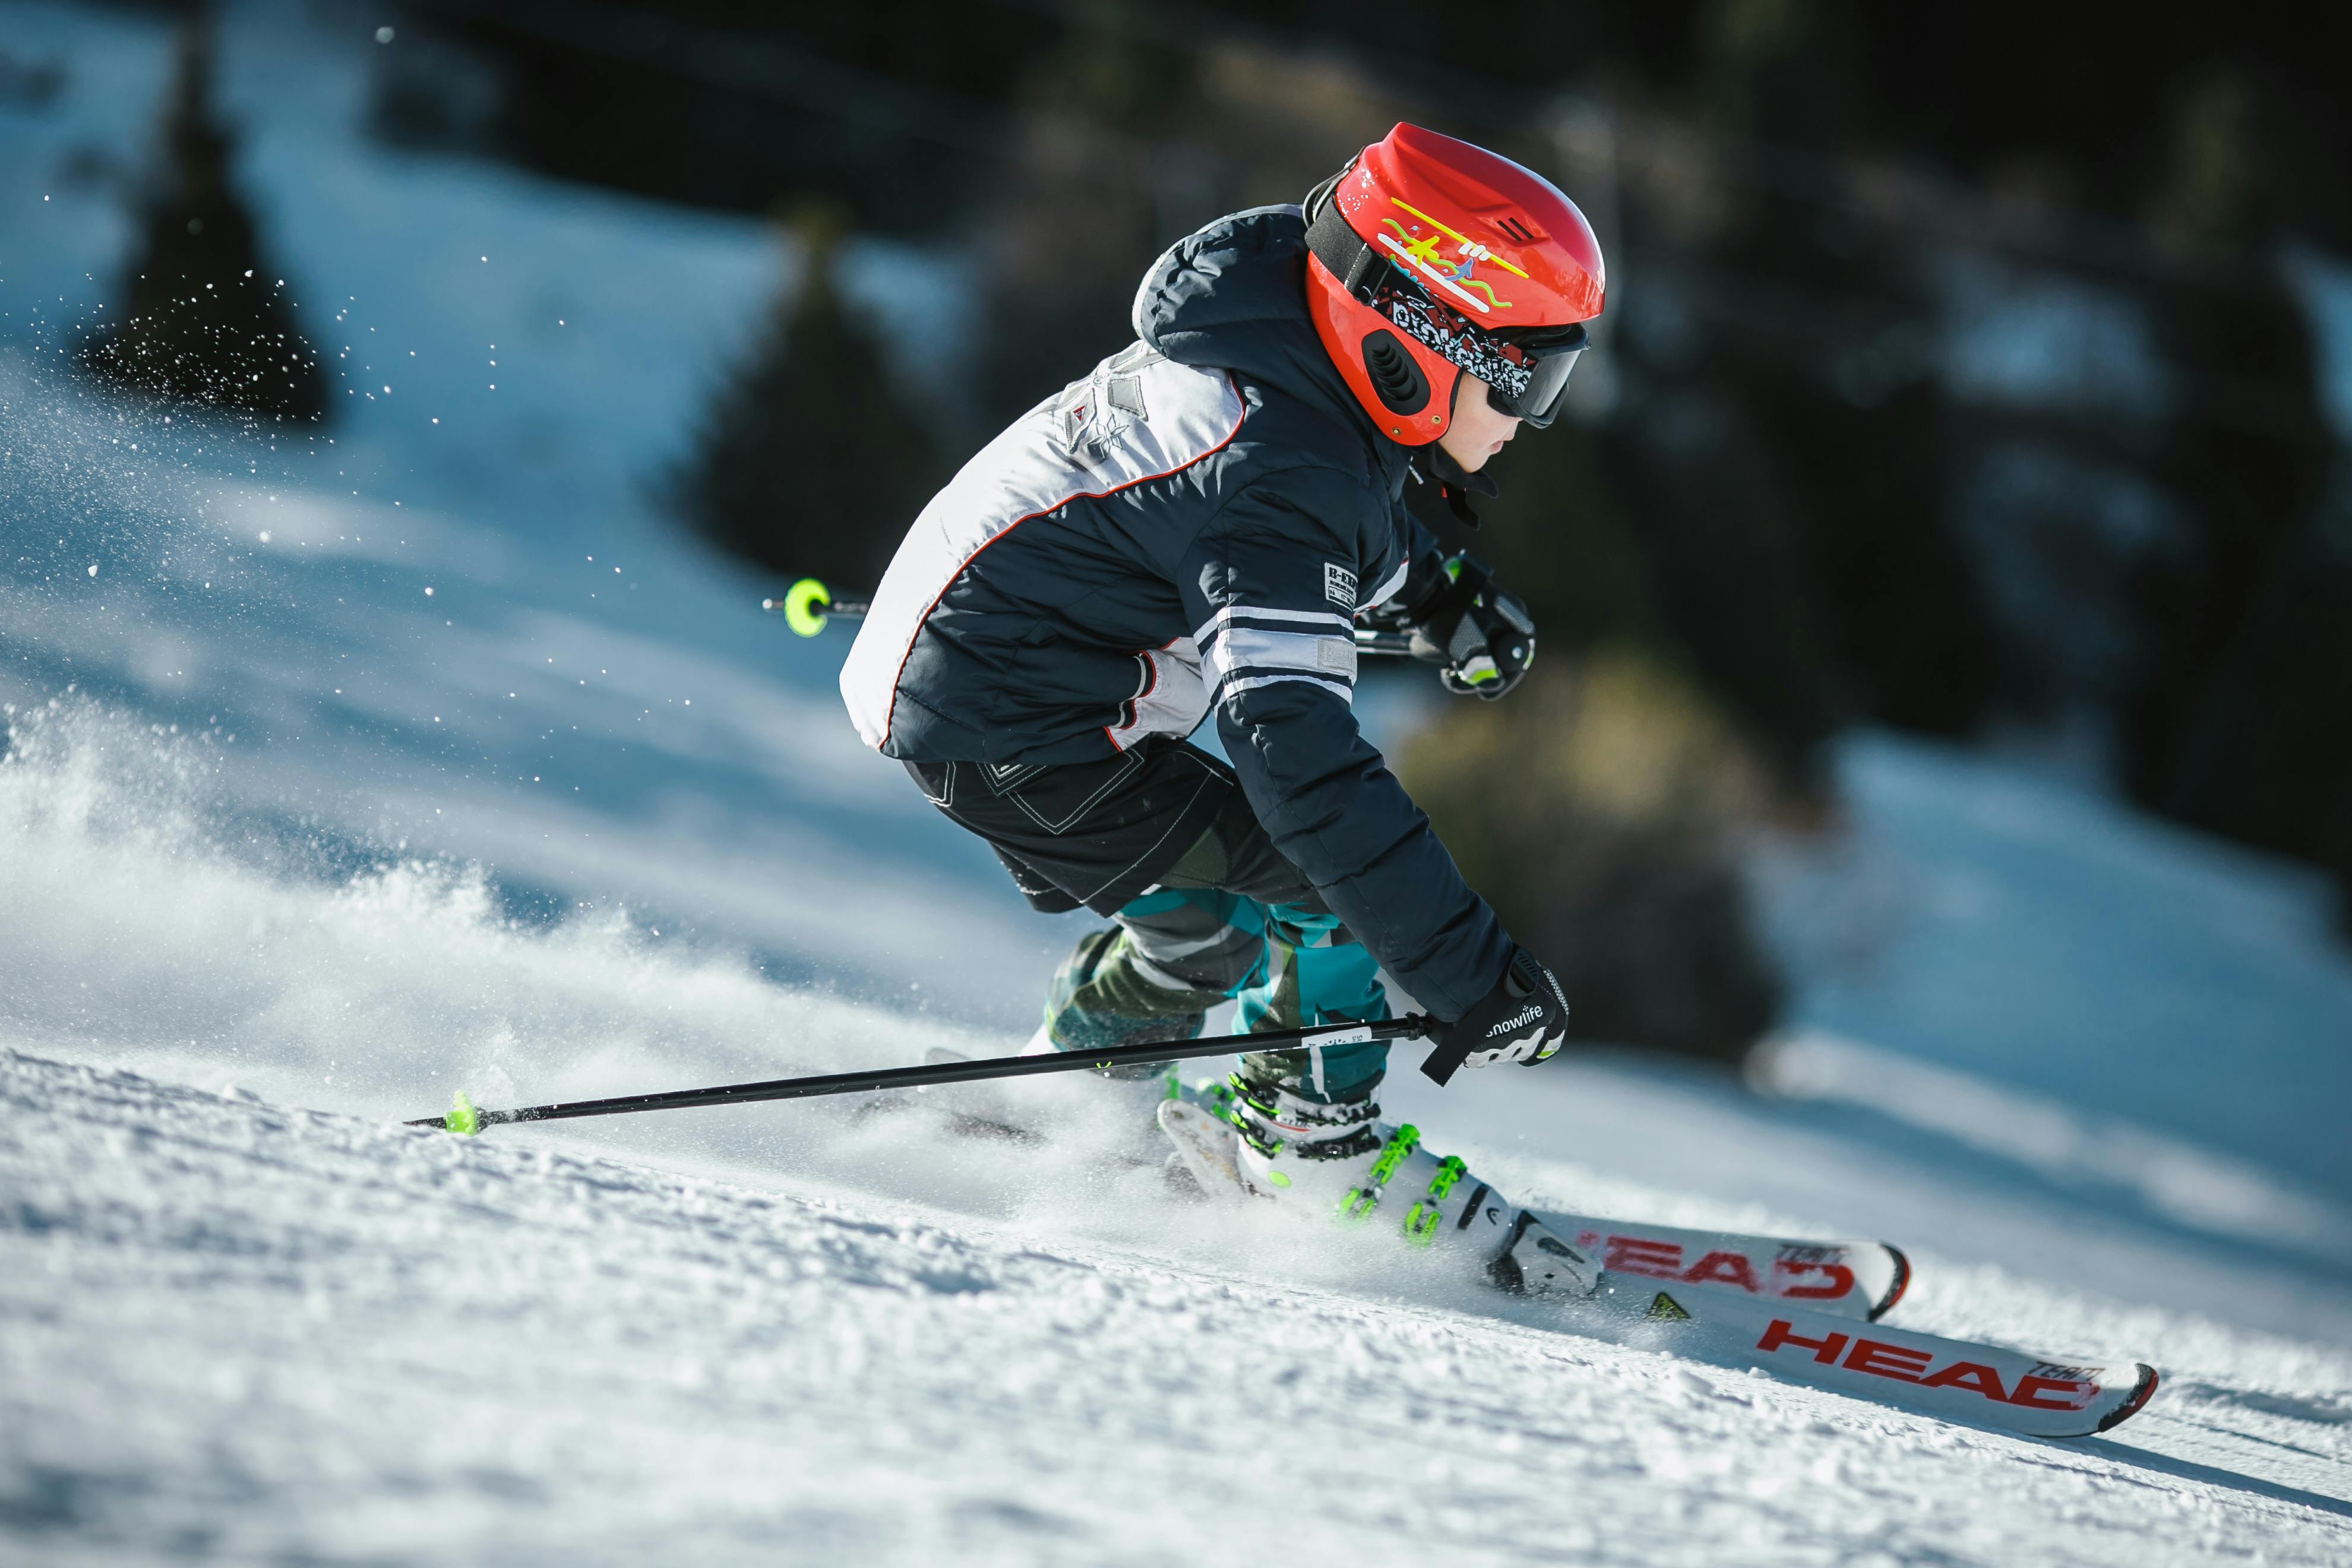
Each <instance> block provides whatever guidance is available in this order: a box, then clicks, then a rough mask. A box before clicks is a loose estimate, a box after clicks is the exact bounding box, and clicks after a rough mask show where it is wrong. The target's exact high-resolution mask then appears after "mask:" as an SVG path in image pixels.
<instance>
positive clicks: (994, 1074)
mask: <svg viewBox="0 0 2352 1568" xmlns="http://www.w3.org/2000/svg"><path fill="white" fill-rule="evenodd" d="M1443 1028H1444V1026H1443V1025H1441V1024H1439V1023H1438V1022H1437V1021H1436V1020H1435V1019H1433V1018H1431V1017H1429V1016H1426V1015H1424V1014H1421V1013H1410V1014H1407V1015H1406V1016H1403V1017H1402V1018H1386V1019H1382V1020H1381V1022H1379V1023H1376V1024H1320V1025H1318V1026H1315V1027H1313V1028H1306V1029H1272V1030H1268V1031H1267V1032H1265V1034H1261V1035H1218V1036H1215V1037H1212V1038H1209V1039H1205V1040H1147V1041H1145V1042H1144V1043H1143V1044H1141V1045H1138V1046H1114V1047H1111V1048H1110V1049H1108V1050H1102V1051H1094V1052H1090V1053H1088V1054H1087V1055H1085V1056H1078V1055H1076V1054H1074V1053H1070V1052H1066V1051H1054V1052H1049V1053H1047V1054H1045V1055H1043V1056H1034V1057H982V1058H979V1059H978V1060H976V1061H954V1062H927V1063H924V1064H923V1065H922V1066H919V1067H905V1068H874V1069H871V1070H869V1071H866V1072H832V1073H819V1074H817V1075H815V1076H814V1077H811V1078H778V1079H767V1080H766V1081H764V1082H761V1083H729V1084H720V1085H718V1086H717V1087H715V1088H711V1089H674V1090H672V1091H670V1092H668V1093H666V1094H624V1095H616V1096H614V1098H612V1099H610V1100H568V1101H562V1102H559V1103H557V1104H554V1105H527V1106H524V1107H522V1108H521V1109H520V1110H478V1109H477V1108H476V1107H475V1105H474V1103H473V1101H471V1100H467V1098H466V1095H465V1091H463V1090H462V1089H461V1090H459V1091H458V1093H457V1103H456V1104H455V1105H454V1106H453V1107H451V1109H450V1110H449V1111H448V1112H447V1114H446V1115H442V1116H421V1117H418V1118H416V1119H415V1121H410V1122H408V1123H407V1124H406V1125H408V1126H410V1127H439V1128H442V1129H444V1130H446V1131H451V1132H463V1133H467V1134H472V1133H477V1132H479V1131H481V1130H482V1129H483V1128H485V1127H496V1126H499V1124H500V1123H502V1122H508V1121H570V1120H572V1119H573V1118H575V1117H582V1116H627V1115H631V1114H633V1113H635V1112H636V1111H640V1110H688V1109H690V1108H692V1107H695V1106H700V1105H751V1104H755V1103H757V1102H759V1101H761V1100H807V1099H811V1098H813V1097H814V1096H817V1095H824V1094H863V1093H866V1092H869V1091H871V1090H874V1089H920V1088H922V1087H924V1086H925V1085H927V1084H935V1083H973V1082H977V1081H979V1080H981V1079H992V1078H1026V1077H1029V1076H1030V1075H1032V1074H1035V1073H1048V1072H1082V1071H1087V1070H1091V1069H1093V1068H1108V1067H1128V1066H1136V1065H1141V1064H1154V1063H1159V1062H1181V1061H1189V1060H1191V1059H1192V1058H1195V1057H1223V1056H1231V1055H1233V1054H1234V1053H1235V1052H1239V1051H1263V1050H1271V1049H1278V1048H1280V1047H1286V1046H1305V1047H1307V1048H1309V1049H1310V1050H1311V1049H1315V1048H1318V1047H1324V1046H1348V1045H1358V1044H1361V1043H1363V1042H1366V1041H1370V1040H1410V1039H1418V1038H1423V1037H1433V1036H1435V1035H1437V1034H1438V1033H1440V1032H1441V1031H1442V1030H1443Z"/></svg>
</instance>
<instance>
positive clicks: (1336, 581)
mask: <svg viewBox="0 0 2352 1568" xmlns="http://www.w3.org/2000/svg"><path fill="white" fill-rule="evenodd" d="M1323 596H1324V597H1325V598H1327V599H1328V600H1330V601H1331V602H1332V603H1333V604H1335V605H1339V607H1340V608H1341V609H1343V610H1345V611H1347V612H1348V613H1349V615H1353V614H1355V611H1356V574H1354V573H1353V572H1350V571H1349V570H1348V569H1347V568H1346V567H1344V566H1342V565H1340V564H1339V563H1338V562H1336V561H1326V562H1325V563H1323Z"/></svg>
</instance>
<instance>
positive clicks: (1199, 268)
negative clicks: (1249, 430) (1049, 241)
mask: <svg viewBox="0 0 2352 1568" xmlns="http://www.w3.org/2000/svg"><path fill="white" fill-rule="evenodd" d="M1306 268H1307V220H1306V219H1305V217H1304V216H1301V215H1300V212H1299V209H1298V208H1297V207H1295V206H1275V207H1252V208H1250V209H1249V210H1248V211H1246V212H1238V213H1234V214H1233V215H1232V216H1228V217H1221V218H1219V219H1218V220H1217V221H1216V222H1214V223H1213V224H1211V225H1209V226H1207V227H1206V228H1203V229H1202V230H1200V231H1199V232H1198V233H1196V234H1192V235H1189V236H1187V237H1184V238H1183V239H1181V240H1179V241H1177V242H1176V244H1175V245H1174V246H1172V247H1170V248H1169V249H1168V250H1167V251H1166V252H1165V253H1163V254H1162V255H1161V256H1160V259H1159V260H1157V261H1155V262H1153V263H1152V264H1151V266H1150V269H1149V270H1147V271H1146V272H1145V273H1144V275H1143V282H1142V284H1141V285H1140V286H1139V288H1138V289H1136V291H1135V310H1134V318H1133V319H1134V326H1135V335H1136V336H1137V337H1139V338H1140V339H1142V340H1143V342H1145V343H1146V344H1148V345H1149V346H1150V347H1151V348H1154V349H1157V350H1158V351H1159V352H1160V353H1163V354H1166V355H1167V356H1168V357H1169V358H1170V359H1171V360H1174V361H1176V362H1177V363H1179V364H1189V365H1197V366H1201V367H1202V368H1207V369H1217V370H1231V371H1235V372H1238V373H1239V374H1242V375H1244V376H1245V377H1247V378H1248V379H1249V380H1251V381H1254V382H1256V383H1258V384H1261V385H1264V386H1268V387H1272V388H1274V389H1276V390H1277V391H1280V392H1284V393H1287V394H1288V395H1291V396H1293V397H1296V398H1297V399H1299V400H1300V401H1301V402H1303V403H1306V404H1307V405H1310V406H1312V407H1313V408H1315V409H1316V410H1318V412H1320V413H1323V414H1325V415H1328V416H1329V417H1330V418H1332V419H1333V420H1335V421H1336V422H1338V423H1339V425H1340V426H1343V427H1345V428H1346V429H1348V430H1349V431H1350V432H1352V433H1353V434H1355V435H1356V436H1357V437H1360V439H1361V440H1362V441H1363V443H1364V445H1365V447H1366V448H1367V449H1368V451H1369V452H1370V457H1371V459H1372V464H1373V467H1374V468H1375V470H1376V471H1378V472H1379V473H1381V475H1382V477H1383V478H1385V479H1387V480H1388V482H1389V488H1390V489H1391V490H1394V489H1397V488H1399V487H1400V486H1402V484H1403V482H1404V470H1405V467H1406V465H1407V464H1408V463H1409V462H1410V460H1411V454H1410V453H1408V452H1407V451H1406V450H1405V448H1404V447H1401V446H1398V445H1397V444H1396V443H1395V442H1393V441H1391V440H1389V439H1388V438H1387V437H1384V436H1382V435H1381V433H1380V431H1379V430H1378V429H1376V428H1374V426H1373V425H1372V422H1371V421H1370V419H1369V418H1367V417H1365V415H1364V411H1363V409H1362V407H1361V406H1360V405H1358V403H1357V402H1356V396H1355V394H1354V393H1352V392H1350V391H1349V389H1348V384H1347V383H1346V382H1345V381H1343V380H1341V379H1340V376H1339V367H1338V366H1336V365H1334V364H1333V363H1331V356H1330V355H1329V354H1328V353H1325V352H1324V349H1323V340H1322V339H1321V338H1320V337H1318V336H1317V335H1316V331H1315V323H1314V321H1311V320H1310V319H1309V318H1308V316H1307V275H1306Z"/></svg>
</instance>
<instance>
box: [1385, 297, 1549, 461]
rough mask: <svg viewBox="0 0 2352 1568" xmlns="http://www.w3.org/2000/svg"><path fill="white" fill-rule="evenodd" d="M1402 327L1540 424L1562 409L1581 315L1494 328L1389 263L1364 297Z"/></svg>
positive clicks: (1512, 411)
mask: <svg viewBox="0 0 2352 1568" xmlns="http://www.w3.org/2000/svg"><path fill="white" fill-rule="evenodd" d="M1365 303H1366V304H1369V305H1370V306H1371V307H1372V309H1374V310H1378V311H1379V312H1380V313H1381V315H1383V316H1385V317H1387V318H1388V319H1389V321H1391V322H1392V323H1393V324H1394V325H1395V326H1396V327H1397V329H1398V330H1399V331H1402V332H1403V333H1405V335H1406V336H1408V337H1410V338H1412V340H1413V341H1414V342H1417V343H1419V344H1421V345H1422V346H1423V348H1425V349H1428V350H1429V351H1430V352H1431V353H1435V354H1437V355H1439V356H1440V357H1442V358H1444V360H1446V361H1447V362H1448V363H1452V364H1454V365H1455V366H1457V367H1459V368H1460V369H1462V370H1464V371H1466V372H1468V373H1469V374H1472V375H1474V376H1476V377H1477V378H1478V379H1479V380H1480V381H1483V382H1485V383H1486V401H1487V403H1489V404H1490V405H1493V406H1494V408H1495V409H1496V411H1497V412H1499V413H1503V414H1507V415H1509V416H1511V417H1512V418H1514V419H1524V420H1526V421H1527V422H1528V424H1530V425H1532V426H1535V427H1536V428H1537V429H1538V430H1540V429H1542V428H1543V427H1544V426H1547V425H1549V424H1550V423H1551V422H1552V420H1553V419H1554V418H1556V417H1557V416H1559V400H1560V395H1561V394H1563V393H1565V392H1566V391H1567V390H1568V375H1569V372H1570V371H1572V370H1574V369H1575V368H1576V357H1577V355H1579V354H1580V353H1583V352H1584V346H1585V342H1586V341H1587V340H1586V335H1585V331H1584V323H1583V322H1581V321H1570V322H1569V323H1568V324H1567V325H1565V326H1558V327H1532V328H1528V329H1527V330H1525V331H1516V332H1495V331H1487V330H1486V328H1484V327H1481V326H1479V325H1478V324H1477V323H1476V322H1475V321H1472V320H1470V318H1469V317H1467V316H1465V315H1464V314H1462V312H1461V311H1459V310H1454V308H1453V307H1451V306H1449V305H1444V304H1440V303H1439V302H1438V301H1437V300H1433V299H1432V298H1431V297H1430V294H1429V291H1428V290H1427V289H1423V287H1422V286H1421V285H1420V284H1419V283H1418V282H1416V281H1415V280H1414V279H1412V278H1411V277H1409V276H1408V275H1406V274H1405V273H1404V272H1403V271H1402V270H1401V269H1400V268H1397V267H1395V266H1393V265H1391V267H1390V268H1388V269H1387V273H1386V275H1385V276H1384V277H1382V278H1381V279H1379V280H1378V281H1377V282H1375V283H1374V284H1373V285H1372V287H1371V298H1370V299H1369V300H1366V301H1365Z"/></svg>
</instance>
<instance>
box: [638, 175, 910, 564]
mask: <svg viewBox="0 0 2352 1568" xmlns="http://www.w3.org/2000/svg"><path fill="white" fill-rule="evenodd" d="M844 227H845V224H844V220H843V218H842V216H841V215H840V213H839V212H838V211H837V210H836V209H835V208H833V207H830V206H824V205H808V206H804V207H803V208H802V209H801V210H800V212H799V213H798V214H797V215H796V216H794V218H793V222H792V225H791V229H792V234H793V238H794V239H795V240H796V241H797V242H798V244H799V247H800V249H801V257H802V265H801V278H800V282H799V286H798V287H797V288H795V289H792V290H790V291H789V292H787V293H785V294H784V295H783V296H782V297H781V298H780V299H779V300H778V301H777V304H776V309H775V311H774V314H773V316H772V318H771V320H770V321H769V324H768V326H767V328H766V331H765V332H764V334H763V335H762V336H761V340H760V342H758V343H757V344H756V346H754V348H753V349H752V351H751V353H750V354H749V355H748V356H747V357H746V358H744V359H743V360H742V362H741V363H739V364H738V365H737V366H736V367H735V368H734V369H733V370H732V371H730V373H729V374H728V375H727V377H726V379H725V381H724V382H723V383H722V384H720V385H719V389H718V390H717V392H716V393H714V394H713V395H712V398H711V402H710V405H709V412H708V413H707V414H706V415H705V416H704V419H703V422H702V425H701V428H700V430H699V432H698V436H697V437H696V441H695V446H694V449H693V451H692V452H691V453H690V454H689V455H688V458H687V460H686V462H685V463H684V465H683V466H682V467H681V468H679V469H678V470H677V472H675V473H674V474H673V475H672V482H671V489H672V494H673V498H674V500H675V501H676V503H677V506H678V507H679V509H680V510H682V511H683V512H685V514H686V515H687V517H688V520H689V521H692V522H693V523H694V525H695V526H696V527H697V528H698V529H699V530H700V531H702V533H703V534H704V535H705V536H706V537H707V538H709V540H711V541H712V542H714V543H716V544H718V545H719V547H721V548H722V549H725V550H727V551H729V552H732V553H734V554H736V555H739V556H740V557H742V558H743V559H744V560H746V561H749V562H751V563H753V564H755V565H758V566H761V567H765V568H767V569H768V570H770V571H772V572H775V573H777V574H782V575H786V576H793V577H800V576H815V577H822V578H824V579H825V580H826V581H828V582H833V583H837V584H841V585H843V586H844V587H845V588H848V587H856V588H859V589H865V588H870V587H871V586H873V584H875V583H876V582H877V580H879V578H880V577H881V575H882V573H883V570H884V569H885V568H886V567H887V566H888V565H889V564H890V557H891V556H892V555H893V554H894V553H895V552H897V551H898V542H899V541H900V540H901V539H903V538H904V537H906V532H907V528H908V524H910V523H912V522H913V521H914V520H915V517H916V514H917V513H919V512H920V511H921V510H922V509H923V506H924V504H925V503H926V502H928V501H929V500H930V499H931V496H932V494H933V493H934V492H935V491H936V490H937V489H939V488H940V485H941V484H943V483H945V482H946V479H947V473H946V471H945V468H944V465H943V464H942V463H941V461H940V454H939V449H938V446H937V444H936V442H935V440H934V439H933V437H932V435H931V431H930V428H929V424H928V423H927V421H926V418H925V417H924V414H923V412H922V411H920V410H919V409H918V408H916V407H915V406H913V405H910V404H909V403H908V400H907V399H906V398H905V397H903V396H902V395H901V394H900V392H899V389H898V385H897V384H896V382H895V381H894V379H893V377H892V375H891V374H890V367H889V365H888V363H887V351H886V349H885V346H884V344H883V342H882V340H881V339H880V337H879V336H878V335H877V333H876V332H875V331H873V330H872V329H871V328H870V327H868V326H867V325H866V323H865V322H863V321H859V320H858V319H857V317H856V315H855V314H854V313H853V312H852V311H851V310H848V309H847V308H846V306H845V303H844V301H843V300H842V298H841V294H840V291H839V289H837V288H836V287H835V268H836V267H837V266H839V264H840V261H839V258H840V242H841V239H842V237H843V230H844Z"/></svg>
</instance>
